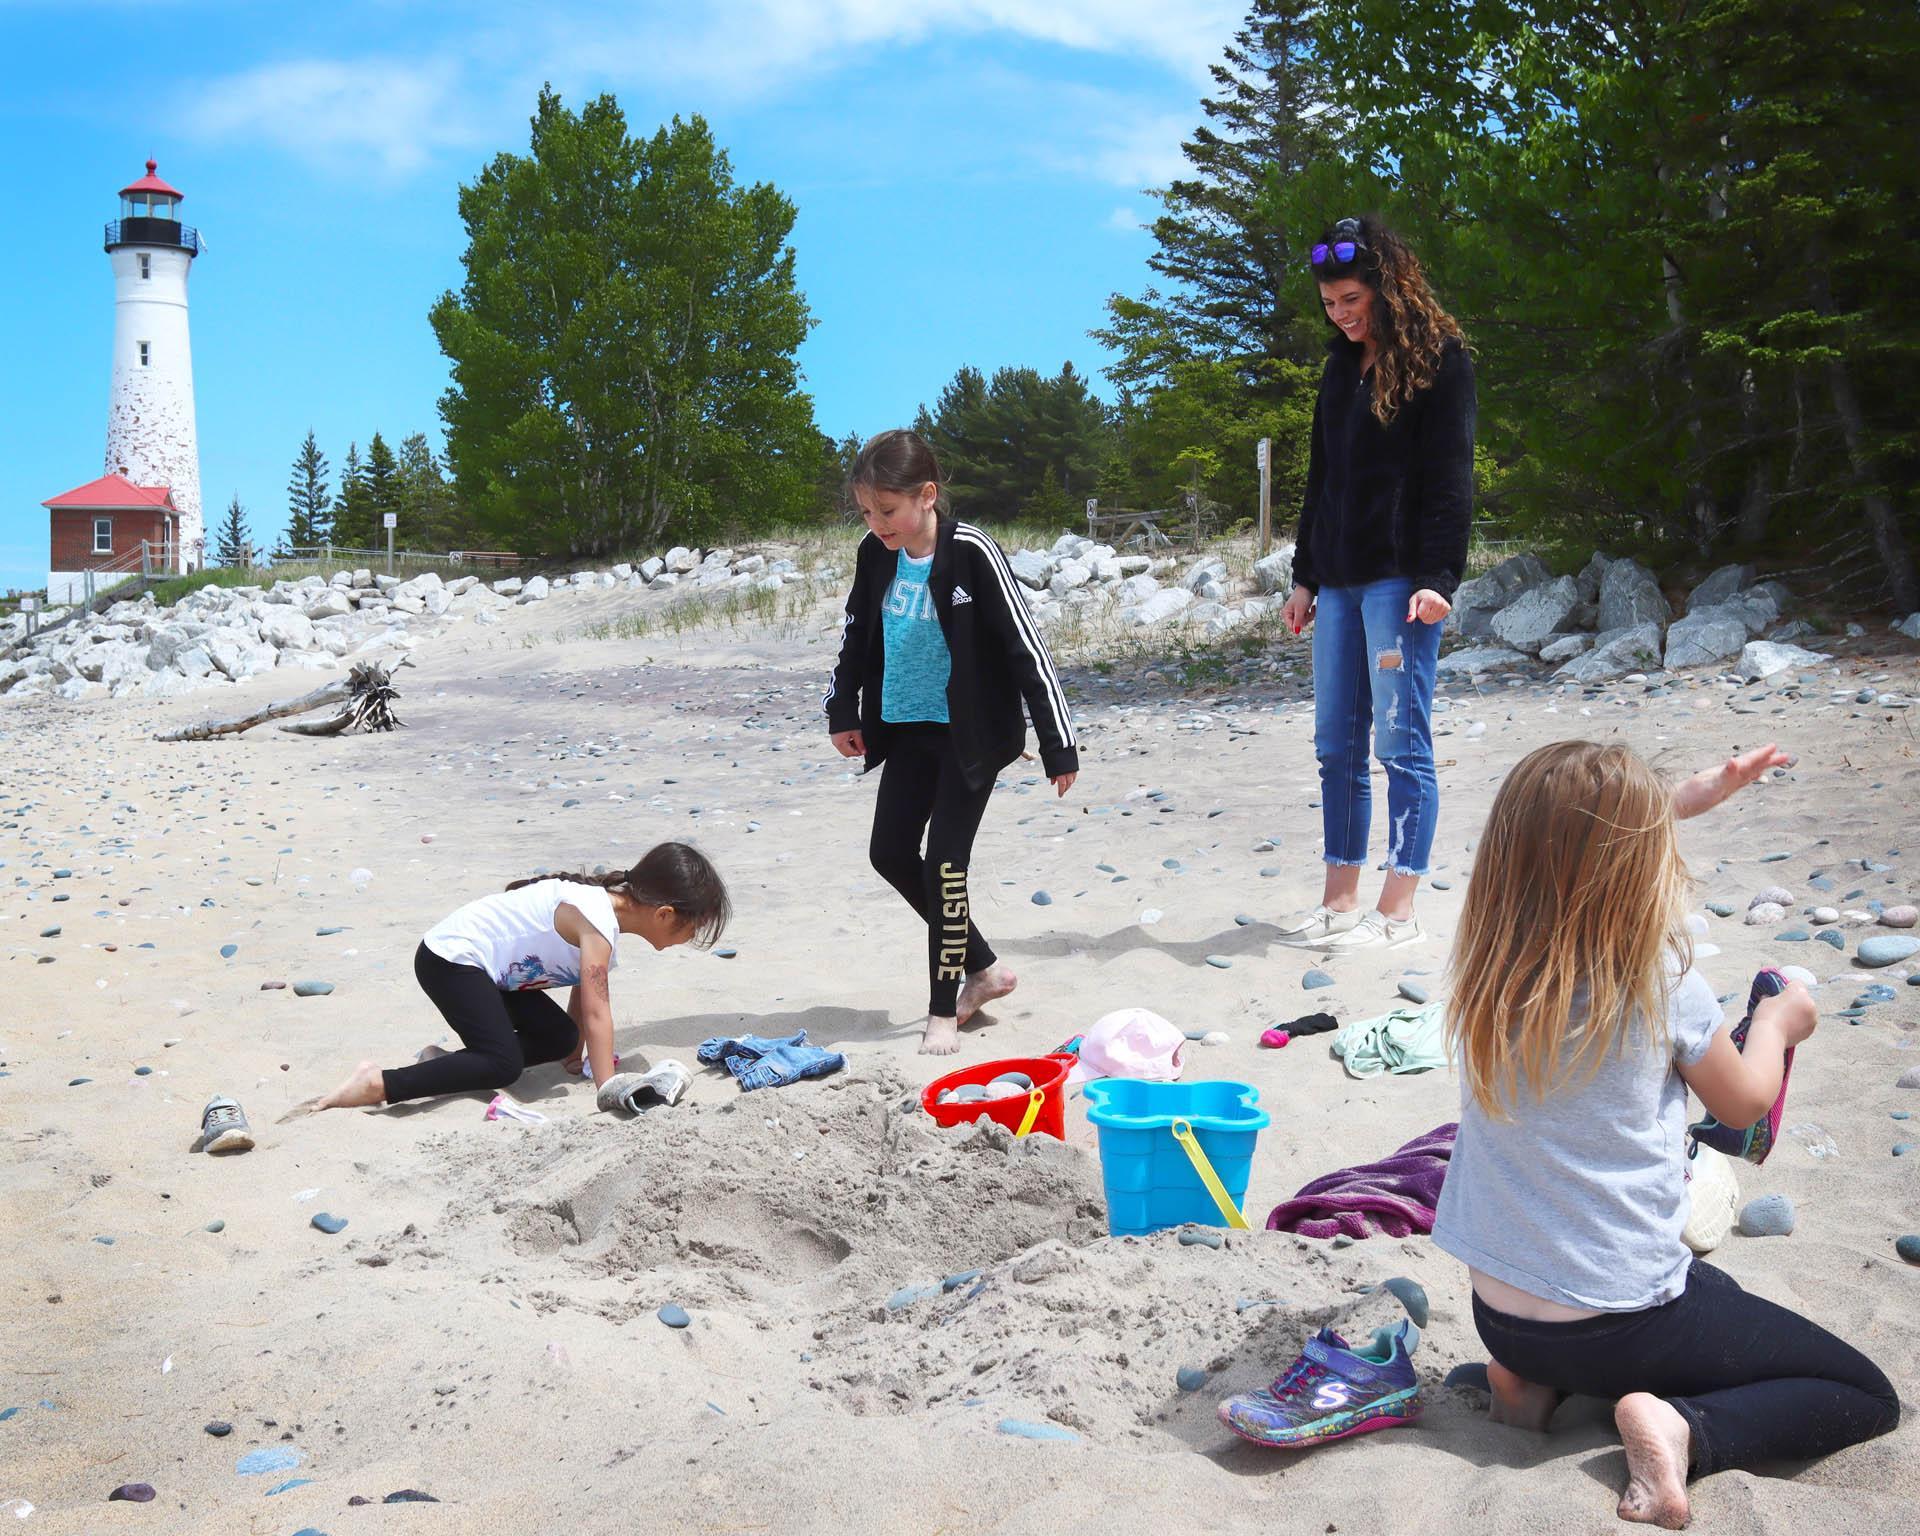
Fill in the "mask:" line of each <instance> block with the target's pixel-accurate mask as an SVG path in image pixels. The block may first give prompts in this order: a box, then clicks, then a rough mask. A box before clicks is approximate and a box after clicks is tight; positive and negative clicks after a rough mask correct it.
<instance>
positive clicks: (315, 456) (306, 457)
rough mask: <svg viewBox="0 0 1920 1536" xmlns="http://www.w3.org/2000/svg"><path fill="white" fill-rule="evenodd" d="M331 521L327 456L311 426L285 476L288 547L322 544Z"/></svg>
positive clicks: (302, 547)
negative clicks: (291, 468) (321, 449)
mask: <svg viewBox="0 0 1920 1536" xmlns="http://www.w3.org/2000/svg"><path fill="white" fill-rule="evenodd" d="M332 525H333V502H332V499H331V497H329V496H328V494H327V456H326V455H325V454H324V453H322V452H321V451H320V444H319V443H318V442H317V441H316V440H315V438H314V435H313V428H311V427H309V428H307V440H306V441H305V442H303V443H302V444H301V445H300V451H299V453H297V454H296V455H295V456H294V460H293V473H292V475H291V476H289V478H288V480H287V534H286V540H285V544H286V547H287V548H288V549H311V548H312V547H313V546H314V545H316V544H324V543H326V541H327V538H328V536H329V534H330V533H331V530H332Z"/></svg>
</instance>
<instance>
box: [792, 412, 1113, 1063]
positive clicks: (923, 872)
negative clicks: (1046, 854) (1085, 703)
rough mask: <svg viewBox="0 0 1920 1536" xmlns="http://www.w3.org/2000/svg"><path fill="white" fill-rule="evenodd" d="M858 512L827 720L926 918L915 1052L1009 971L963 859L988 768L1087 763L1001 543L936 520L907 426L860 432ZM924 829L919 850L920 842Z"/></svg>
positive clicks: (907, 892)
mask: <svg viewBox="0 0 1920 1536" xmlns="http://www.w3.org/2000/svg"><path fill="white" fill-rule="evenodd" d="M849 480H850V484H851V489H852V492H853V497H854V500H855V501H856V502H857V503H858V504H859V507H860V511H861V512H862V513H863V514H864V515H865V517H866V521H867V536H866V537H865V538H864V539H862V540H861V541H860V548H859V552H858V553H857V555H856V556H855V559H854V573H853V592H852V593H851V595H850V596H849V597H848V598H847V612H846V620H845V623H844V626H843V629H842V636H841V642H840V660H839V663H838V664H837V665H836V666H835V667H834V669H833V681H832V682H831V684H830V685H829V686H828V688H827V699H826V705H827V729H828V730H829V731H830V732H832V735H833V744H834V747H835V748H836V749H837V750H838V751H839V753H840V755H841V756H842V757H864V758H865V759H866V765H867V767H868V769H873V768H876V767H879V766H880V765H881V764H882V763H884V764H885V765H886V766H885V769H884V771H883V772H882V773H881V775H880V792H879V795H878V797H877V799H876V800H875V802H874V808H873V836H872V839H871V842H870V844H869V847H868V857H869V858H871V859H872V861H873V867H874V868H875V869H876V870H878V871H879V872H880V873H881V874H882V875H883V876H885V877H886V880H887V883H888V884H889V885H891V886H892V887H893V888H894V889H895V890H897V891H898V892H899V893H900V894H901V895H902V896H904V897H905V898H906V899H907V904H908V905H909V906H911V907H912V908H913V910H914V911H915V912H916V913H917V914H918V915H919V918H920V920H921V922H922V923H923V924H924V925H925V928H926V946H927V972H928V978H929V981H930V983H931V995H930V997H929V999H928V1002H927V1021H926V1027H925V1030H924V1032H923V1034H922V1036H921V1042H920V1049H921V1051H923V1052H924V1053H926V1054H928V1055H933V1056H947V1055H951V1054H952V1053H953V1052H955V1051H957V1050H959V1049H960V1035H959V1030H960V1026H961V1025H962V1024H964V1023H965V1022H966V1021H967V1020H968V1019H969V1018H971V1017H972V1016H973V1015H974V1014H975V1013H976V1012H978V1011H979V1009H980V1008H981V1006H982V1005H983V1004H985V1003H989V1002H991V1001H992V1000H993V999H994V998H996V997H1005V996H1006V995H1007V994H1008V993H1009V992H1011V991H1012V990H1013V989H1014V985H1015V983H1016V980H1017V978H1016V977H1015V976H1014V974H1013V972H1012V971H1011V970H1009V969H1008V968H1007V967H1006V966H1005V965H1003V964H1001V963H1000V961H999V960H998V959H996V958H995V956H994V953H993V950H992V948H991V947H990V946H989V945H988V944H987V941H986V940H985V939H984V938H983V937H981V934H980V930H979V929H978V928H977V927H976V926H974V923H973V918H972V910H971V905H970V902H969V900H968V896H967V865H968V863H969V861H970V859H971V858H972V854H973V838H974V833H975V832H976V831H978V830H979V827H980V818H981V816H982V815H983V814H984V813H985V811H986V808H987V797H988V795H990V794H991V793H992V792H993V781H994V777H995V775H996V774H998V773H999V772H1000V770H1001V769H1002V768H1005V767H1006V766H1007V764H1009V763H1011V762H1013V761H1014V760H1015V759H1016V758H1018V757H1019V756H1020V753H1021V751H1022V749H1023V748H1024V747H1025V746H1026V740H1027V728H1026V722H1025V720H1024V719H1023V718H1022V717H1021V712H1020V705H1021V701H1022V700H1023V699H1024V700H1025V701H1026V707H1027V713H1029V714H1030V715H1032V717H1033V728H1034V733H1035V734H1036V735H1037V736H1038V737H1039V738H1040V761H1041V765H1042V767H1043V768H1044V769H1045V770H1046V774H1047V777H1048V778H1049V779H1050V780H1052V782H1053V786H1054V788H1055V789H1056V790H1057V791H1058V792H1059V793H1060V794H1062V795H1064V794H1065V793H1066V792H1067V791H1068V790H1069V789H1070V788H1072V787H1073V781H1074V778H1075V776H1076V774H1077V773H1078V772H1079V768H1080V755H1079V749H1078V746H1077V744H1076V742H1075V740H1074V735H1073V722H1072V720H1070V719H1069V718H1068V716H1067V700H1066V694H1065V692H1064V691H1063V690H1062V689H1061V687H1060V678H1059V675H1058V674H1057V673H1056V672H1055V671H1054V669H1053V658H1052V657H1051V656H1049V655H1048V654H1047V647H1046V643H1045V642H1044V641H1043V640H1042V639H1041V638H1040V630H1039V626H1038V625H1036V624H1035V623H1034V621H1033V615H1032V614H1031V613H1029V612H1028V610H1027V603H1026V599H1025V598H1024V597H1023V596H1022V595H1021V593H1020V589H1019V587H1018V586H1017V585H1016V584H1015V582H1014V579H1013V572H1012V571H1011V570H1009V569H1008V567H1007V557H1006V555H1005V554H1003V553H1002V552H1001V549H1000V546H999V545H998V544H996V543H994V541H993V540H992V539H991V538H990V537H989V536H988V535H987V534H985V533H983V532H981V530H980V529H978V528H975V527H973V526H972V525H971V524H969V523H961V522H956V521H954V520H953V519H952V518H951V517H946V516H942V515H941V499H942V496H941V490H940V466H939V465H938V463H936V462H935V460H934V456H933V450H932V449H931V448H929V447H928V446H927V445H926V443H925V442H924V441H923V440H922V439H921V438H920V437H919V436H918V435H917V434H916V433H913V432H906V431H900V430H895V431H891V432H882V433H880V434H878V435H877V436H875V437H872V438H869V439H868V441H867V444H866V446H865V447H864V448H862V449H861V450H860V456H859V457H858V458H857V459H855V460H854V465H853V473H852V475H851V476H850V477H849ZM923 834H924V836H925V838H926V852H925V855H924V856H922V853H921V846H920V845H921V838H922V835H923Z"/></svg>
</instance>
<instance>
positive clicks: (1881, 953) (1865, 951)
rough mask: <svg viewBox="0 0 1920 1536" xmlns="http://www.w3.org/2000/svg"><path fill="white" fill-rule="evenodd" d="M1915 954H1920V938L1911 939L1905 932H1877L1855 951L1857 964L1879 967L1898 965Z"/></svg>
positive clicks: (1861, 943) (1854, 955) (1863, 941)
mask: <svg viewBox="0 0 1920 1536" xmlns="http://www.w3.org/2000/svg"><path fill="white" fill-rule="evenodd" d="M1915 954H1920V939H1910V938H1907V937H1906V936H1905V935H1903V934H1893V933H1876V934H1875V935H1874V936H1873V937H1872V938H1868V939H1862V940H1861V941H1860V947H1859V948H1858V949H1856V950H1855V951H1854V952H1853V958H1854V963H1855V964H1857V965H1869V966H1874V967H1876V968H1877V967H1879V966H1883V965H1897V964H1899V962H1900V961H1902V960H1905V959H1907V958H1909V957H1910V956H1912V955H1915Z"/></svg>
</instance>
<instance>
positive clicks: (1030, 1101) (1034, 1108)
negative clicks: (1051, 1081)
mask: <svg viewBox="0 0 1920 1536" xmlns="http://www.w3.org/2000/svg"><path fill="white" fill-rule="evenodd" d="M1046 1102H1047V1096H1046V1094H1044V1093H1043V1092H1041V1091H1040V1090H1039V1089H1038V1088H1033V1089H1029V1090H1028V1092H1027V1112H1026V1113H1025V1114H1024V1115H1022V1116H1021V1117H1020V1129H1019V1130H1017V1131H1015V1132H1014V1133H1013V1134H1014V1139H1015V1140H1018V1139H1019V1138H1020V1137H1022V1136H1024V1135H1026V1134H1027V1132H1028V1131H1030V1130H1032V1129H1033V1122H1034V1121H1036V1120H1038V1119H1039V1118H1040V1106H1041V1105H1042V1104H1044V1103H1046Z"/></svg>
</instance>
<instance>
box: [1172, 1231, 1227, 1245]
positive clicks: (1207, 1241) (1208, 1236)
mask: <svg viewBox="0 0 1920 1536" xmlns="http://www.w3.org/2000/svg"><path fill="white" fill-rule="evenodd" d="M1225 1241H1226V1239H1225V1238H1224V1237H1222V1236H1221V1235H1220V1234H1219V1233H1218V1232H1215V1231H1214V1230H1213V1229H1212V1228H1211V1227H1182V1228H1181V1229H1180V1246H1181V1247H1182V1248H1218V1247H1219V1246H1220V1245H1221V1244H1222V1243H1223V1242H1225Z"/></svg>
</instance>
